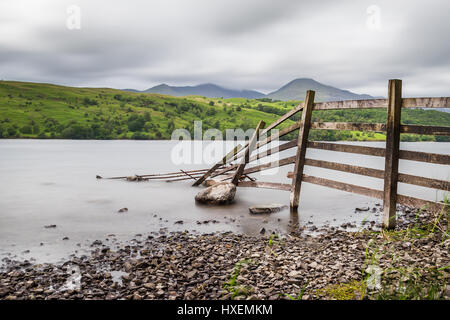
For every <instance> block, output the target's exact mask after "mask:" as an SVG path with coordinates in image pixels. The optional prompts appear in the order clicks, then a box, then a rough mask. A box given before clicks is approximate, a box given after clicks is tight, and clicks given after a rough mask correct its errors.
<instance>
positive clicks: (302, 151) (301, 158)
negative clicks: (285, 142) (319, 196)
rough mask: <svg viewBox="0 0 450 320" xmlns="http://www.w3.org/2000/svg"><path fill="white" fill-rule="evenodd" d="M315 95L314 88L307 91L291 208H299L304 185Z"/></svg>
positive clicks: (299, 131) (300, 129)
mask: <svg viewBox="0 0 450 320" xmlns="http://www.w3.org/2000/svg"><path fill="white" fill-rule="evenodd" d="M314 95H315V92H314V91H312V90H308V91H306V98H305V103H304V106H303V112H302V120H301V124H300V128H299V130H298V140H297V154H296V156H295V167H294V174H293V176H292V186H291V202H290V205H291V209H292V210H297V208H298V202H299V199H300V188H301V185H302V176H303V167H304V165H305V155H306V146H307V144H308V135H309V129H310V127H311V116H312V111H313V108H314Z"/></svg>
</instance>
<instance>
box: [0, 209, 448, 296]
mask: <svg viewBox="0 0 450 320" xmlns="http://www.w3.org/2000/svg"><path fill="white" fill-rule="evenodd" d="M402 209H403V210H402V212H401V214H400V218H399V224H398V226H397V227H396V229H395V230H393V231H381V232H380V231H370V230H367V229H361V230H360V231H357V232H348V231H344V230H339V229H336V228H333V227H331V228H326V227H324V228H321V229H317V228H315V227H314V226H310V227H307V230H302V229H299V231H298V232H291V233H290V234H287V235H285V236H279V235H275V234H272V235H261V236H248V235H242V234H233V233H231V232H225V233H212V234H201V235H194V234H191V233H189V232H172V233H169V234H162V235H159V236H151V235H150V236H148V237H147V238H146V239H145V240H144V239H143V240H136V239H133V241H127V242H125V243H124V245H123V246H121V247H120V248H119V249H113V248H111V247H109V246H108V245H105V244H103V243H102V242H101V241H100V240H96V241H94V242H93V243H92V244H91V246H92V250H91V254H90V255H79V256H74V257H72V258H71V259H67V260H66V261H65V262H64V263H60V264H42V265H36V264H32V263H30V262H29V261H28V262H26V261H25V262H24V261H22V262H18V261H9V262H7V267H6V270H3V271H2V272H0V299H5V300H15V299H108V300H111V299H134V300H140V299H170V300H172V299H238V300H240V299H264V300H265V299H270V300H272V299H302V300H307V299H380V298H384V299H386V298H387V299H392V298H393V299H395V298H400V296H399V295H401V294H404V295H408V294H409V295H413V296H407V298H410V299H411V298H418V299H426V298H432V299H450V268H448V266H449V265H450V256H449V252H450V239H449V238H448V229H447V228H448V221H447V220H448V217H446V216H445V215H444V219H442V215H441V216H440V217H439V216H436V215H431V214H429V213H427V212H420V211H418V210H411V209H408V208H402ZM306 231H316V232H317V234H315V235H313V234H310V233H308V232H306ZM411 281H412V282H411ZM411 286H412V287H411ZM410 287H411V288H410ZM399 288H405V290H404V291H405V292H403V293H402V292H400V291H401V290H400V289H399ZM391 291H392V292H391Z"/></svg>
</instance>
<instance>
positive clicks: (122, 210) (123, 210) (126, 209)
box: [117, 208, 128, 212]
mask: <svg viewBox="0 0 450 320" xmlns="http://www.w3.org/2000/svg"><path fill="white" fill-rule="evenodd" d="M127 211H128V208H122V209H119V211H117V212H127Z"/></svg>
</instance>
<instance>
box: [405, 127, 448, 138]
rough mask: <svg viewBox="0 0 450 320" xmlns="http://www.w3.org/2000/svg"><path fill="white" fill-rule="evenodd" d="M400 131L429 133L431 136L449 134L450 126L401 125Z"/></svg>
mask: <svg viewBox="0 0 450 320" xmlns="http://www.w3.org/2000/svg"><path fill="white" fill-rule="evenodd" d="M400 132H401V133H413V134H429V135H433V136H450V127H442V126H417V125H401V127H400Z"/></svg>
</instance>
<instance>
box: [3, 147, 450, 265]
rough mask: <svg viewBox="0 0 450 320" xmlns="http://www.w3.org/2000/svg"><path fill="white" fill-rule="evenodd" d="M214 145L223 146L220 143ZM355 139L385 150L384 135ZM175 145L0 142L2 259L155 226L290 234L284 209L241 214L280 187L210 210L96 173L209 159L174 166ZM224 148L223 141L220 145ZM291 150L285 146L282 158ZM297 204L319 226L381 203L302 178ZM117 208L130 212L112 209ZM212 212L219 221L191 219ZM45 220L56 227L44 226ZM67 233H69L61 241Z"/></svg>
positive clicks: (179, 187) (184, 193)
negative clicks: (379, 139) (377, 139)
mask: <svg viewBox="0 0 450 320" xmlns="http://www.w3.org/2000/svg"><path fill="white" fill-rule="evenodd" d="M214 143H215V144H220V146H222V142H214ZM359 144H364V145H370V146H377V147H384V142H371V143H370V142H369V143H359ZM175 145H176V142H174V141H71V140H0V177H1V178H0V179H1V183H0V258H3V257H6V256H8V257H15V258H22V259H23V258H26V259H30V258H35V259H36V260H37V261H39V262H44V261H56V260H58V259H61V258H62V257H64V256H66V255H68V254H69V253H72V252H74V250H78V251H82V250H83V248H86V247H88V245H89V244H90V243H92V241H94V240H96V239H101V240H103V241H104V242H105V241H106V240H105V239H106V238H108V235H110V234H115V235H116V236H117V238H118V239H124V240H125V239H131V238H135V235H136V234H142V235H143V236H144V237H146V236H147V235H148V234H149V233H151V232H159V231H160V228H167V230H168V231H182V230H189V231H192V232H198V233H204V232H213V231H234V232H240V233H246V234H256V233H258V231H259V230H260V229H261V228H262V227H265V228H266V229H267V230H268V231H269V232H270V231H275V232H279V233H284V232H288V231H289V228H290V227H289V220H290V219H292V218H293V217H292V216H291V214H290V212H289V211H288V210H285V211H282V212H279V213H275V214H272V215H270V216H267V215H265V216H253V215H250V214H249V212H248V207H249V206H251V205H254V204H264V203H282V204H289V192H286V191H277V190H265V189H253V188H239V189H238V191H237V194H236V198H235V202H234V203H233V204H232V205H230V206H224V207H207V206H202V205H197V204H196V203H195V201H194V197H195V195H196V193H197V192H198V191H199V188H193V187H190V184H191V183H192V182H189V181H182V182H171V183H167V182H158V181H151V182H140V183H135V182H125V181H121V180H97V179H95V176H96V175H97V174H99V175H102V176H123V175H133V174H148V173H161V172H170V171H177V170H179V169H196V168H207V167H208V166H210V165H211V164H210V163H204V162H201V161H197V163H195V164H177V163H173V162H172V161H171V154H172V150H173V148H174V146H175ZM206 146H207V144H205V145H204V147H206ZM210 146H211V145H210ZM231 148H232V146H231V145H229V146H228V147H225V148H224V149H228V150H229V149H231ZM401 148H402V149H407V150H416V151H424V152H433V153H443V154H450V143H402V144H401ZM222 149H223V148H222ZM198 150H201V148H200V149H198ZM198 150H197V151H198ZM293 152H294V151H293V150H288V151H284V152H282V153H281V158H284V157H287V156H291V155H293ZM221 156H222V154H220V153H217V154H216V155H214V156H211V158H212V159H215V160H218V159H220V158H221ZM194 157H195V153H193V155H192V158H193V159H194ZM307 157H308V158H313V159H323V160H330V161H335V162H341V163H348V164H355V165H360V166H366V167H371V168H378V169H383V167H384V159H383V158H377V157H371V156H363V155H355V154H347V153H340V152H327V151H321V150H314V149H309V150H308V151H307ZM197 160H198V159H197ZM292 169H293V165H289V166H285V167H283V168H280V169H279V170H278V171H274V170H270V171H266V172H264V175H262V174H260V175H256V177H257V179H258V180H260V181H277V182H283V183H290V181H289V180H288V179H287V178H286V174H287V172H288V171H291V170H292ZM400 171H401V172H404V173H411V174H415V175H421V176H426V177H430V178H437V179H444V180H448V179H450V169H449V168H448V167H447V166H441V165H431V164H425V163H419V162H412V161H403V160H402V161H400ZM305 173H306V174H312V175H316V176H320V177H324V178H329V179H333V180H338V181H344V182H349V183H353V184H360V185H363V186H367V187H371V188H375V189H380V190H381V189H382V187H383V182H382V180H379V179H374V178H368V177H361V176H357V175H352V174H346V173H341V172H337V171H332V170H327V169H320V168H312V167H306V172H305ZM399 193H401V194H406V195H412V196H416V197H420V198H423V199H429V200H437V199H438V200H440V199H442V197H443V192H436V191H435V190H432V189H427V188H421V187H414V186H409V185H404V184H399ZM300 201H301V204H300V208H299V215H298V219H299V223H300V224H306V223H308V222H309V221H311V222H313V223H314V224H315V225H318V226H320V225H323V224H327V223H328V224H330V225H340V224H342V223H343V222H348V221H356V222H357V223H359V222H361V221H362V220H363V219H366V218H369V219H374V220H376V221H380V219H381V216H378V215H375V214H374V213H367V212H364V213H355V211H354V209H355V208H356V207H360V206H374V205H375V204H376V203H380V201H379V200H376V199H371V198H367V197H363V196H358V195H354V194H349V193H345V192H340V191H337V190H333V189H328V188H325V187H320V186H315V185H311V184H304V185H303V186H302V194H301V199H300ZM122 207H127V208H128V209H129V211H128V212H127V213H117V211H118V209H120V208H122ZM294 218H295V217H294ZM211 219H215V220H217V221H219V223H215V224H214V223H209V224H201V225H198V224H197V221H204V220H211ZM178 220H183V224H175V222H176V221H178ZM233 220H234V221H233ZM51 224H56V225H57V227H56V228H54V229H46V228H44V226H45V225H51ZM64 237H68V238H69V240H62V239H63V238H64ZM77 244H78V245H77ZM27 250H29V252H27Z"/></svg>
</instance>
